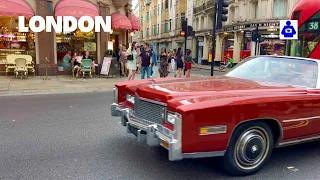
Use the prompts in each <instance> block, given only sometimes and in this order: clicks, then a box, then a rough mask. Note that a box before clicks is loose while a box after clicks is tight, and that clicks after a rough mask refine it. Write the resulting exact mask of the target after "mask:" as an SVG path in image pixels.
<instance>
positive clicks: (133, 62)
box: [127, 42, 137, 81]
mask: <svg viewBox="0 0 320 180" xmlns="http://www.w3.org/2000/svg"><path fill="white" fill-rule="evenodd" d="M127 55H128V56H127V60H128V63H127V68H128V70H129V76H128V81H130V80H134V77H135V75H136V69H137V51H136V42H132V45H131V47H130V48H129V49H128V50H127ZM130 55H132V56H133V59H131V58H130Z"/></svg>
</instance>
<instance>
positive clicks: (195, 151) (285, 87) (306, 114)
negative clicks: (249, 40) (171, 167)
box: [111, 56, 320, 175]
mask: <svg viewBox="0 0 320 180" xmlns="http://www.w3.org/2000/svg"><path fill="white" fill-rule="evenodd" d="M319 62H320V61H319V60H315V59H307V58H298V57H287V56H254V57H248V58H246V59H245V60H243V61H242V62H241V63H239V64H238V65H237V66H236V67H234V69H232V70H231V71H230V72H228V73H226V74H225V75H223V76H213V77H201V78H200V77H199V78H193V79H183V78H179V79H177V78H162V79H160V78H159V79H149V80H136V81H129V82H121V83H117V84H116V85H115V88H114V103H113V104H112V105H111V112H112V115H113V116H120V117H121V123H122V125H123V126H125V127H126V129H127V131H128V132H129V133H133V134H134V135H136V136H137V139H138V141H143V142H146V143H147V144H148V145H150V146H159V145H160V146H163V147H164V148H166V149H167V150H168V154H169V155H168V156H169V160H170V161H176V160H181V159H185V158H203V157H215V156H222V157H223V160H222V164H223V166H224V167H225V170H226V171H227V172H229V173H231V174H233V175H249V174H253V173H256V172H257V171H259V170H260V169H261V168H262V167H263V166H264V165H265V164H266V162H267V161H268V159H269V158H270V155H271V152H272V150H273V149H274V148H276V147H283V146H287V145H293V144H297V143H301V142H307V141H310V140H316V139H318V138H320V89H319V86H320V84H319V78H318V76H319Z"/></svg>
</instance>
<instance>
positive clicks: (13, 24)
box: [0, 16, 65, 71]
mask: <svg viewBox="0 0 320 180" xmlns="http://www.w3.org/2000/svg"><path fill="white" fill-rule="evenodd" d="M28 23H29V19H26V20H25V24H26V26H27V24H28ZM0 24H1V25H0V30H1V41H0V71H1V70H4V69H5V65H4V64H5V63H6V62H7V58H6V57H7V55H9V54H15V53H19V54H22V55H31V56H32V57H33V60H35V56H36V52H35V35H34V33H33V32H31V31H30V32H28V33H20V32H18V29H17V26H18V17H5V16H2V17H1V18H0ZM64 55H65V54H64Z"/></svg>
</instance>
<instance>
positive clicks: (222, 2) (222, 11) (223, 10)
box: [217, 0, 229, 29]
mask: <svg viewBox="0 0 320 180" xmlns="http://www.w3.org/2000/svg"><path fill="white" fill-rule="evenodd" d="M228 7H229V2H228V0H218V9H217V13H218V17H217V28H218V29H219V28H221V27H222V22H226V21H227V20H228V16H227V14H228V12H229V11H228Z"/></svg>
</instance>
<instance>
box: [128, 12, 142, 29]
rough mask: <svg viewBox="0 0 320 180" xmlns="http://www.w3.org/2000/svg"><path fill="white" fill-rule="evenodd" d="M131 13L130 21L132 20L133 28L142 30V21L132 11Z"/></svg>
mask: <svg viewBox="0 0 320 180" xmlns="http://www.w3.org/2000/svg"><path fill="white" fill-rule="evenodd" d="M130 15H131V17H130V21H131V25H132V30H134V31H140V21H139V19H138V18H137V16H136V15H135V14H133V13H131V14H130Z"/></svg>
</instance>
